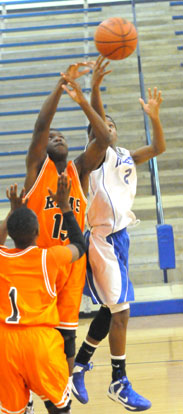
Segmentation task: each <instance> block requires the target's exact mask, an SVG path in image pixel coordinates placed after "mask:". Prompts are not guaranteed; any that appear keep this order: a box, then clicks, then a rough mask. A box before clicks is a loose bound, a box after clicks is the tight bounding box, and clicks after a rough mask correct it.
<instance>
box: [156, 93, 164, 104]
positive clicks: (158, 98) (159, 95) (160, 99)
mask: <svg viewBox="0 0 183 414" xmlns="http://www.w3.org/2000/svg"><path fill="white" fill-rule="evenodd" d="M161 94H162V92H161V91H158V96H157V101H158V103H161V102H162V101H163V98H162V95H161Z"/></svg>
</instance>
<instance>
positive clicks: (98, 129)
mask: <svg viewBox="0 0 183 414" xmlns="http://www.w3.org/2000/svg"><path fill="white" fill-rule="evenodd" d="M80 106H81V107H82V109H83V111H84V112H85V114H86V116H87V118H88V120H89V122H90V124H91V126H92V129H93V132H94V135H95V139H96V141H97V143H98V144H99V145H100V146H101V147H102V148H104V147H106V148H107V147H108V145H110V144H111V137H110V133H109V130H108V128H107V125H106V124H105V122H104V120H103V119H102V118H101V116H99V115H98V113H97V112H96V111H95V110H94V109H93V108H92V107H91V105H90V104H89V103H88V102H87V101H86V100H84V101H83V102H82V103H81V104H80Z"/></svg>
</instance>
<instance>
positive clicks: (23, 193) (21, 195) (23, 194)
mask: <svg viewBox="0 0 183 414" xmlns="http://www.w3.org/2000/svg"><path fill="white" fill-rule="evenodd" d="M24 196H25V188H24V187H23V188H22V190H21V191H20V195H19V197H20V198H23V197H24Z"/></svg>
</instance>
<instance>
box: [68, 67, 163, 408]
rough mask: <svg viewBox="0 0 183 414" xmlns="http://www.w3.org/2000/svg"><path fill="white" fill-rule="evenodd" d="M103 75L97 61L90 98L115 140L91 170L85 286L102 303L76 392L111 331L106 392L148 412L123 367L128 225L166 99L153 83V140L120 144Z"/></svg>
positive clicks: (82, 352)
mask: <svg viewBox="0 0 183 414" xmlns="http://www.w3.org/2000/svg"><path fill="white" fill-rule="evenodd" d="M103 76H104V74H103V73H101V71H100V67H99V66H98V64H97V63H96V64H95V65H94V71H93V77H92V97H91V103H92V106H93V107H94V108H95V110H96V111H97V112H98V114H100V116H101V117H102V118H103V119H105V120H106V123H107V124H108V126H109V128H110V131H111V133H112V134H113V145H112V146H111V147H108V148H107V150H106V156H105V159H104V161H103V163H102V164H101V165H100V167H99V168H98V169H96V170H95V171H93V172H92V173H91V174H90V197H89V209H88V224H89V228H90V231H88V232H87V233H86V239H87V241H88V266H87V286H88V290H89V292H90V296H91V298H92V300H93V303H96V304H101V308H100V310H99V311H98V313H97V316H96V317H95V319H94V320H93V321H92V323H91V325H90V327H89V331H88V334H87V336H86V339H85V340H84V342H83V344H82V346H81V347H80V349H79V352H78V354H77V356H76V359H75V367H74V373H73V393H74V395H75V396H76V398H77V399H78V400H79V401H80V402H81V403H83V404H85V403H87V402H88V393H87V390H86V388H85V383H84V374H85V372H86V371H87V370H90V369H91V368H92V365H91V363H89V360H90V358H91V357H92V355H93V353H94V351H95V350H96V348H97V346H98V344H99V343H100V341H101V340H102V339H104V338H105V337H106V335H107V334H108V333H109V345H110V353H111V363H112V381H111V384H110V386H109V389H108V396H109V397H110V398H111V399H112V400H114V401H116V402H119V403H121V404H122V405H123V406H124V407H125V408H126V409H127V410H129V411H144V410H147V409H149V408H150V407H151V402H150V401H149V400H147V399H146V398H144V397H142V396H141V395H139V394H137V393H136V392H135V391H134V390H133V388H132V386H131V383H130V382H129V380H128V378H127V374H126V369H125V361H126V355H125V352H126V351H125V348H126V331H127V324H128V319H129V301H133V300H134V291H133V285H132V283H131V281H130V279H129V277H128V249H129V237H128V233H127V231H126V228H127V226H129V225H132V224H134V223H136V217H135V215H134V213H133V212H132V211H131V208H132V205H133V201H134V197H135V194H136V185H137V177H136V165H138V164H141V163H144V162H146V161H148V160H149V159H151V158H153V157H154V156H157V155H158V154H161V153H162V152H164V151H165V140H164V134H163V130H162V126H161V122H160V119H159V108H160V104H161V102H162V98H161V92H160V91H159V92H158V91H157V88H154V91H153V93H152V92H151V90H150V89H149V90H148V102H147V104H146V103H145V102H144V101H143V100H142V99H141V98H140V99H139V101H140V103H141V105H142V108H143V109H144V111H145V112H146V113H147V114H148V116H149V118H150V120H151V124H152V129H153V138H152V144H151V145H146V146H144V147H142V148H139V149H137V150H136V151H134V152H129V151H128V150H126V149H124V148H119V147H116V141H117V131H116V125H115V123H114V121H113V120H112V119H111V118H110V117H108V116H106V115H105V113H104V109H103V105H102V101H101V95H100V88H99V86H100V83H101V81H102V79H103ZM88 132H89V140H92V139H93V131H92V129H91V127H90V126H89V131H88ZM85 293H86V290H85Z"/></svg>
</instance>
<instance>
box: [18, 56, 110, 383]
mask: <svg viewBox="0 0 183 414" xmlns="http://www.w3.org/2000/svg"><path fill="white" fill-rule="evenodd" d="M103 60H104V58H101V57H100V58H99V61H98V64H99V67H100V70H101V72H102V73H106V72H105V67H106V63H104V64H103ZM81 65H84V66H85V65H87V64H81V63H77V64H75V65H71V66H70V67H69V68H68V69H67V71H66V73H65V74H62V75H61V77H60V79H59V81H58V83H57V85H56V87H55V89H54V91H53V92H52V93H51V95H50V96H49V97H48V98H47V100H46V101H45V103H44V104H43V107H42V109H41V111H40V113H39V116H38V119H37V121H36V124H35V128H34V133H33V138H32V142H31V145H30V147H29V151H28V155H27V176H26V180H25V189H26V193H27V194H26V197H28V199H29V201H28V206H29V207H30V208H32V209H33V210H34V211H35V212H36V214H37V216H38V221H39V225H40V236H39V238H38V241H37V243H38V245H39V246H40V247H45V246H46V247H47V246H52V245H57V244H61V245H66V244H67V243H69V238H68V234H67V231H66V229H65V224H64V220H63V216H62V212H61V210H60V208H59V207H58V206H57V205H56V204H55V203H54V202H53V200H52V199H51V198H50V194H49V192H48V190H47V186H48V185H49V186H50V187H51V188H53V189H55V186H56V182H57V175H58V174H60V173H61V172H62V171H64V170H66V171H67V174H68V175H69V176H70V177H71V178H72V187H71V193H70V204H71V207H72V210H73V213H74V215H75V217H76V220H77V222H78V224H79V225H80V227H81V229H82V230H84V217H85V208H86V196H87V191H88V179H89V174H90V172H91V171H92V170H94V169H95V168H97V167H98V166H99V165H100V163H101V162H102V160H103V157H104V155H105V152H106V149H107V147H108V145H109V144H110V140H111V133H110V128H109V127H108V126H107V125H106V124H105V122H104V121H103V120H102V118H101V117H100V116H99V115H98V114H97V113H96V111H95V110H94V109H93V108H92V107H91V105H90V104H89V103H88V102H87V100H86V99H85V97H84V96H83V93H82V91H81V88H80V86H79V84H78V83H76V82H75V79H76V78H78V77H79V76H81V75H82V74H83V73H86V71H88V70H84V71H82V72H79V68H80V66H81ZM66 84H68V85H69V87H67V86H66ZM64 90H65V91H66V92H67V93H68V94H69V95H70V97H71V98H72V99H73V100H74V101H75V102H76V103H78V104H79V105H80V107H81V108H82V110H83V111H84V113H85V114H86V116H87V117H88V120H89V122H90V123H91V125H92V128H93V131H94V133H95V137H96V138H95V139H94V140H93V141H92V142H91V143H90V144H89V145H88V146H87V148H86V150H85V151H84V152H83V153H81V154H80V155H79V156H78V157H77V158H76V159H75V160H74V162H71V161H69V162H67V155H68V146H67V143H66V141H65V138H64V136H63V134H62V133H61V132H59V131H57V130H53V129H50V125H51V122H52V119H53V117H54V114H55V112H56V109H57V105H58V102H59V100H60V98H61V95H62V93H63V91H64ZM85 270H86V259H85V257H83V258H81V259H80V260H79V261H77V262H76V263H74V264H73V265H71V266H67V272H69V275H70V276H69V278H68V282H67V283H66V285H65V286H64V289H61V288H62V286H60V284H59V283H58V285H57V289H58V310H59V315H60V324H59V328H60V330H61V333H62V334H63V336H64V340H65V352H66V355H67V359H68V363H69V368H70V375H72V369H73V363H74V355H75V330H76V328H77V326H78V314H79V307H80V302H81V296H82V291H83V286H84V282H85Z"/></svg>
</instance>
